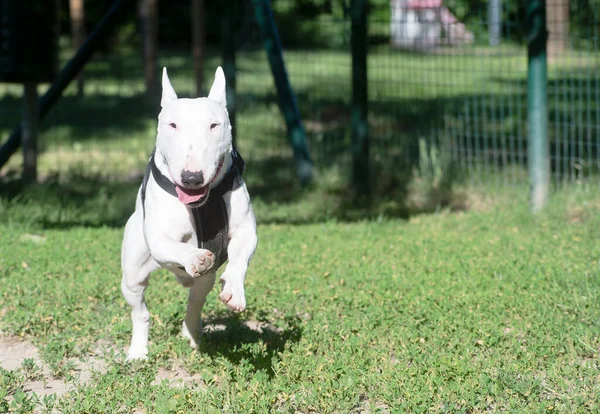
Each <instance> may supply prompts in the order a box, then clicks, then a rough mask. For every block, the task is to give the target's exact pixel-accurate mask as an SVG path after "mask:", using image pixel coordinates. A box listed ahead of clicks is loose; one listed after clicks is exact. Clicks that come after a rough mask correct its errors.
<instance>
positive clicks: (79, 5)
mask: <svg viewBox="0 0 600 414" xmlns="http://www.w3.org/2000/svg"><path fill="white" fill-rule="evenodd" d="M69 14H70V15H71V36H72V39H73V49H75V50H77V49H79V48H80V47H81V45H82V44H83V42H84V41H85V9H84V5H83V0H69ZM84 84H85V82H84V75H83V70H82V71H81V72H80V73H79V75H77V95H78V96H83V90H84Z"/></svg>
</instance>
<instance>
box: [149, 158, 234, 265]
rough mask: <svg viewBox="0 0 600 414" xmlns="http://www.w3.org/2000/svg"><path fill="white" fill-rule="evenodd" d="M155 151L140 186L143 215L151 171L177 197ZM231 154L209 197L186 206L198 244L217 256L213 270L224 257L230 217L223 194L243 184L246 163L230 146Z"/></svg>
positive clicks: (159, 182) (160, 183)
mask: <svg viewBox="0 0 600 414" xmlns="http://www.w3.org/2000/svg"><path fill="white" fill-rule="evenodd" d="M155 152H156V149H154V150H153V151H152V155H151V156H150V160H149V162H148V167H147V168H146V173H145V174H144V179H143V181H142V187H141V190H140V191H141V198H142V209H143V212H144V217H145V215H146V206H145V204H146V187H147V185H148V180H149V179H150V174H152V176H153V177H154V180H155V181H156V183H157V184H158V185H159V186H160V188H162V189H163V190H164V191H166V192H167V193H169V194H171V195H172V196H174V197H177V192H176V191H175V184H173V183H172V182H171V180H169V179H168V178H167V177H166V176H164V175H163V174H162V173H161V172H160V170H159V169H158V167H157V166H156V162H155V161H154V155H155ZM231 157H232V159H233V164H232V166H231V168H230V169H229V171H228V172H227V174H226V175H225V177H223V179H222V180H221V182H220V183H219V185H217V186H216V187H215V188H212V189H211V190H210V192H209V194H208V200H206V202H205V203H204V204H203V205H201V206H200V207H193V208H190V209H189V210H190V214H191V215H192V219H193V221H194V228H195V229H196V237H197V239H198V247H199V248H201V249H206V250H209V251H211V252H213V254H214V255H215V258H216V262H215V266H214V269H215V270H216V269H218V268H219V267H220V266H221V265H222V264H223V263H224V262H225V261H227V246H228V245H229V217H228V215H227V205H226V204H225V200H224V199H223V196H224V195H225V194H226V193H228V192H230V191H233V190H235V189H237V188H239V187H240V186H241V185H242V174H243V173H244V169H245V167H246V163H245V162H244V160H243V158H242V156H241V155H240V154H239V153H238V152H237V151H236V150H235V149H234V150H232V152H231Z"/></svg>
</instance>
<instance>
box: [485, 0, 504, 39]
mask: <svg viewBox="0 0 600 414" xmlns="http://www.w3.org/2000/svg"><path fill="white" fill-rule="evenodd" d="M501 28H502V0H490V2H489V4H488V32H489V36H490V46H498V45H499V44H500V39H501V37H502V35H501V32H502V30H501Z"/></svg>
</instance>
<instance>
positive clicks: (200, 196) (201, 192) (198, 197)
mask: <svg viewBox="0 0 600 414" xmlns="http://www.w3.org/2000/svg"><path fill="white" fill-rule="evenodd" d="M223 162H224V160H221V162H220V163H219V166H218V167H217V170H216V171H215V173H214V175H213V177H212V178H211V179H210V180H209V181H208V184H206V185H204V186H202V187H200V188H186V187H181V186H179V185H176V186H175V191H176V192H177V198H178V199H179V201H180V202H182V203H183V204H186V205H188V206H199V205H201V204H204V202H205V201H206V199H207V198H208V193H209V192H210V184H211V183H212V182H213V181H214V180H215V178H217V176H218V175H219V172H220V171H221V168H222V167H223Z"/></svg>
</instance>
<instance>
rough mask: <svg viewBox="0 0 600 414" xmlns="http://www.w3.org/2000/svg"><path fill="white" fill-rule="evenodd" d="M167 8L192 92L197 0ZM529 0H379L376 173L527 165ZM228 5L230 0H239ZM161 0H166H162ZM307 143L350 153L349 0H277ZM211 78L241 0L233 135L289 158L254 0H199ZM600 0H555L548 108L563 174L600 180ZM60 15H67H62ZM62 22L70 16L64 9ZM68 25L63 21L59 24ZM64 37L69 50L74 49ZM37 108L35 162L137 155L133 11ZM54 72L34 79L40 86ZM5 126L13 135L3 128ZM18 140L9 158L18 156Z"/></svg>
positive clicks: (272, 159)
mask: <svg viewBox="0 0 600 414" xmlns="http://www.w3.org/2000/svg"><path fill="white" fill-rule="evenodd" d="M163 3H164V2H161V6H160V9H159V28H158V33H159V53H158V63H159V68H161V67H162V66H167V67H168V69H169V74H170V77H171V80H172V82H173V85H174V87H175V89H176V90H177V92H178V93H179V95H180V96H188V97H192V96H194V95H195V93H196V85H195V84H194V68H193V65H192V61H191V56H192V55H191V48H190V46H189V39H190V37H191V35H190V22H189V19H190V12H189V2H179V1H177V2H173V3H172V4H169V5H165V4H163ZM521 3H522V2H517V1H514V0H511V1H501V0H488V1H478V0H447V1H444V2H442V1H439V0H437V1H436V0H421V1H419V0H391V1H388V0H385V1H371V2H370V10H369V28H368V30H369V55H368V82H369V84H368V93H369V138H370V146H371V154H370V157H371V162H372V165H373V166H374V174H379V173H380V172H381V171H388V172H390V171H391V172H394V171H411V170H414V169H418V170H420V171H428V172H429V173H432V174H434V175H435V174H438V175H442V174H446V173H448V172H452V174H458V175H460V176H462V177H465V178H466V179H467V180H473V181H480V180H484V179H491V180H499V181H501V182H503V183H507V184H511V183H521V182H524V181H526V180H527V172H526V169H527V105H526V104H527V102H526V97H527V47H526V38H525V36H526V35H525V28H524V20H525V17H524V5H523V4H521ZM231 5H233V6H232V7H230V6H231ZM167 6H168V7H167ZM272 6H273V10H274V12H275V17H276V21H277V25H278V28H279V31H280V35H281V39H282V43H283V46H284V58H285V62H286V66H287V71H288V74H289V77H290V81H291V84H292V87H293V88H294V91H295V93H296V96H297V101H298V105H299V107H300V112H301V114H302V119H303V123H304V127H305V129H306V131H307V135H308V139H309V146H310V150H311V156H312V158H313V160H314V162H315V165H316V166H317V167H319V168H324V169H327V168H330V167H332V166H341V167H342V168H343V167H345V166H347V165H348V164H349V162H350V136H351V131H350V117H351V113H350V100H351V93H352V91H351V55H350V47H349V42H350V18H349V2H343V1H335V0H329V1H327V0H323V1H317V0H314V1H309V0H306V1H301V2H296V1H291V0H273V1H272ZM206 7H207V10H206V50H205V53H204V56H205V63H204V67H205V71H204V79H205V85H204V90H205V91H207V90H208V88H209V86H210V82H212V79H213V74H214V69H215V68H216V66H217V65H219V64H221V61H222V56H221V52H222V45H221V37H222V36H221V35H222V33H221V32H220V29H219V27H220V18H221V17H222V16H223V13H232V16H233V25H232V27H233V28H234V32H235V34H234V36H233V38H234V40H235V48H236V66H237V100H236V103H235V106H236V108H235V109H236V114H237V118H236V124H235V125H234V128H235V130H236V136H237V145H238V147H239V148H240V150H241V151H242V154H244V156H245V157H246V158H247V159H248V161H249V162H255V163H257V164H258V163H261V162H263V163H264V166H265V169H266V171H273V172H274V171H276V170H277V168H278V166H285V165H288V166H289V167H290V169H291V168H292V162H291V158H292V152H291V149H290V147H289V144H288V141H287V138H286V129H285V123H284V122H283V118H282V115H281V113H280V111H279V109H278V107H277V98H276V91H275V86H274V81H273V78H272V76H271V72H270V69H269V64H268V61H267V57H266V55H265V53H264V50H263V48H262V43H261V40H260V36H259V33H258V30H257V27H256V24H255V22H254V18H253V11H252V5H251V2H225V3H223V4H221V5H206ZM599 13H600V1H587V2H583V1H567V0H548V4H547V17H548V28H549V31H550V37H549V41H548V109H549V140H550V152H551V171H552V174H553V178H554V182H555V183H556V184H562V183H566V182H584V181H594V182H596V181H597V172H598V170H599V169H600V158H598V148H599V145H600V111H599V110H598V102H600V99H599V98H600V54H599V53H598V41H599V38H598V31H599V28H600V21H599V18H598V14H599ZM63 20H64V16H63ZM63 26H64V24H63ZM63 32H66V33H67V34H68V27H63ZM69 42H70V40H69V38H68V36H63V38H61V44H62V53H61V60H62V61H63V62H64V61H66V60H67V59H68V57H69V56H71V54H72V49H71V47H70V43H69ZM84 77H85V89H84V94H83V96H79V95H78V94H77V90H76V86H75V85H72V86H71V87H69V89H68V90H67V91H66V93H65V95H64V97H63V99H62V100H61V101H60V102H59V103H58V104H57V106H56V107H55V108H53V109H52V110H51V112H50V114H49V116H48V117H47V119H45V120H44V121H43V123H42V127H43V129H42V134H41V139H40V147H41V150H42V151H41V157H40V172H41V174H42V176H43V175H52V174H55V173H57V172H58V173H62V172H66V171H73V170H76V171H77V170H78V169H81V170H82V171H86V172H90V171H92V172H98V173H99V174H101V173H105V172H106V171H111V172H114V173H118V174H121V175H131V174H139V173H140V172H141V171H143V168H144V165H145V163H146V162H147V158H148V155H149V153H150V152H151V150H152V146H153V144H154V139H155V128H156V115H157V113H158V111H159V98H158V97H154V98H150V97H148V96H147V94H146V90H145V85H144V72H143V61H142V58H141V55H140V45H139V35H138V27H137V24H136V23H132V22H129V23H125V24H124V25H122V26H121V28H120V29H119V31H118V33H117V34H116V35H115V36H113V38H111V40H110V42H108V43H107V45H106V47H105V48H104V50H101V51H99V52H98V53H97V54H96V56H95V58H94V59H93V61H92V62H91V63H90V64H89V65H88V66H87V67H86V68H85V73H84ZM46 87H47V85H41V86H40V92H41V93H43V91H44V89H45V88H46ZM21 93H22V89H21V87H19V86H18V85H4V84H3V85H0V99H1V100H2V107H1V108H2V109H0V131H1V132H2V137H6V135H7V134H8V133H9V131H10V130H11V129H12V128H13V127H14V126H15V125H16V124H18V122H19V120H20V110H21ZM3 139H4V138H3ZM20 161H21V160H20V158H19V157H18V156H15V157H13V158H12V159H11V161H10V162H9V164H8V165H7V166H6V167H5V168H4V169H3V171H2V172H3V173H4V174H10V173H11V172H15V171H18V168H19V165H20Z"/></svg>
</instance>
